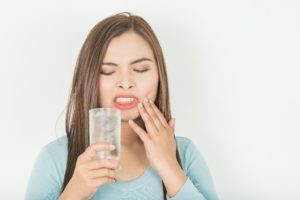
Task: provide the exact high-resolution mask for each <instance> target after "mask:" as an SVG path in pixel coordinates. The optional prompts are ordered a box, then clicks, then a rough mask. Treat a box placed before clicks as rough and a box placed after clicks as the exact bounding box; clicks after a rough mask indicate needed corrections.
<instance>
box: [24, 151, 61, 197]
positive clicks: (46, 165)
mask: <svg viewBox="0 0 300 200" xmlns="http://www.w3.org/2000/svg"><path fill="white" fill-rule="evenodd" d="M57 177H58V174H57V166H56V164H55V162H54V159H53V158H52V157H51V154H50V153H49V151H48V149H47V147H44V148H43V149H42V150H41V151H40V152H39V154H38V156H37V159H36V161H35V164H34V167H33V169H32V172H31V175H30V178H29V182H28V185H27V189H26V195H25V197H26V198H25V199H26V200H50V199H51V200H53V199H58V197H59V193H60V185H59V183H58V180H57Z"/></svg>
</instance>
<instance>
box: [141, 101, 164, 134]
mask: <svg viewBox="0 0 300 200" xmlns="http://www.w3.org/2000/svg"><path fill="white" fill-rule="evenodd" d="M144 105H145V109H146V111H147V113H148V115H149V116H150V118H151V119H152V122H153V123H154V124H155V126H156V128H157V129H158V130H162V129H164V128H165V126H164V125H163V124H162V123H161V120H160V118H159V117H158V115H157V113H156V111H155V110H154V109H153V106H152V105H151V104H150V103H149V100H148V99H147V98H145V99H144Z"/></svg>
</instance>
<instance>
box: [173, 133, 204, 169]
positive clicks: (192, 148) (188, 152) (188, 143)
mask: <svg viewBox="0 0 300 200" xmlns="http://www.w3.org/2000/svg"><path fill="white" fill-rule="evenodd" d="M176 143H177V149H178V152H179V155H180V159H181V163H182V165H183V166H182V167H183V169H184V170H185V171H187V170H188V168H189V166H190V165H191V163H192V162H193V161H195V159H197V160H198V161H200V162H203V163H205V161H204V159H203V157H202V154H201V152H200V150H199V148H198V147H197V146H196V144H195V143H194V142H193V140H191V139H190V138H187V137H183V136H176Z"/></svg>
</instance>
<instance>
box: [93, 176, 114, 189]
mask: <svg viewBox="0 0 300 200" xmlns="http://www.w3.org/2000/svg"><path fill="white" fill-rule="evenodd" d="M114 182H115V179H113V178H110V177H107V176H105V177H101V178H95V179H92V180H91V184H92V185H93V186H94V187H99V186H101V185H104V184H107V183H114Z"/></svg>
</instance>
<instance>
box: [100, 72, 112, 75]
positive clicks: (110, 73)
mask: <svg viewBox="0 0 300 200" xmlns="http://www.w3.org/2000/svg"><path fill="white" fill-rule="evenodd" d="M113 73H115V72H109V73H105V72H100V74H103V75H105V76H109V75H112V74H113Z"/></svg>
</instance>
